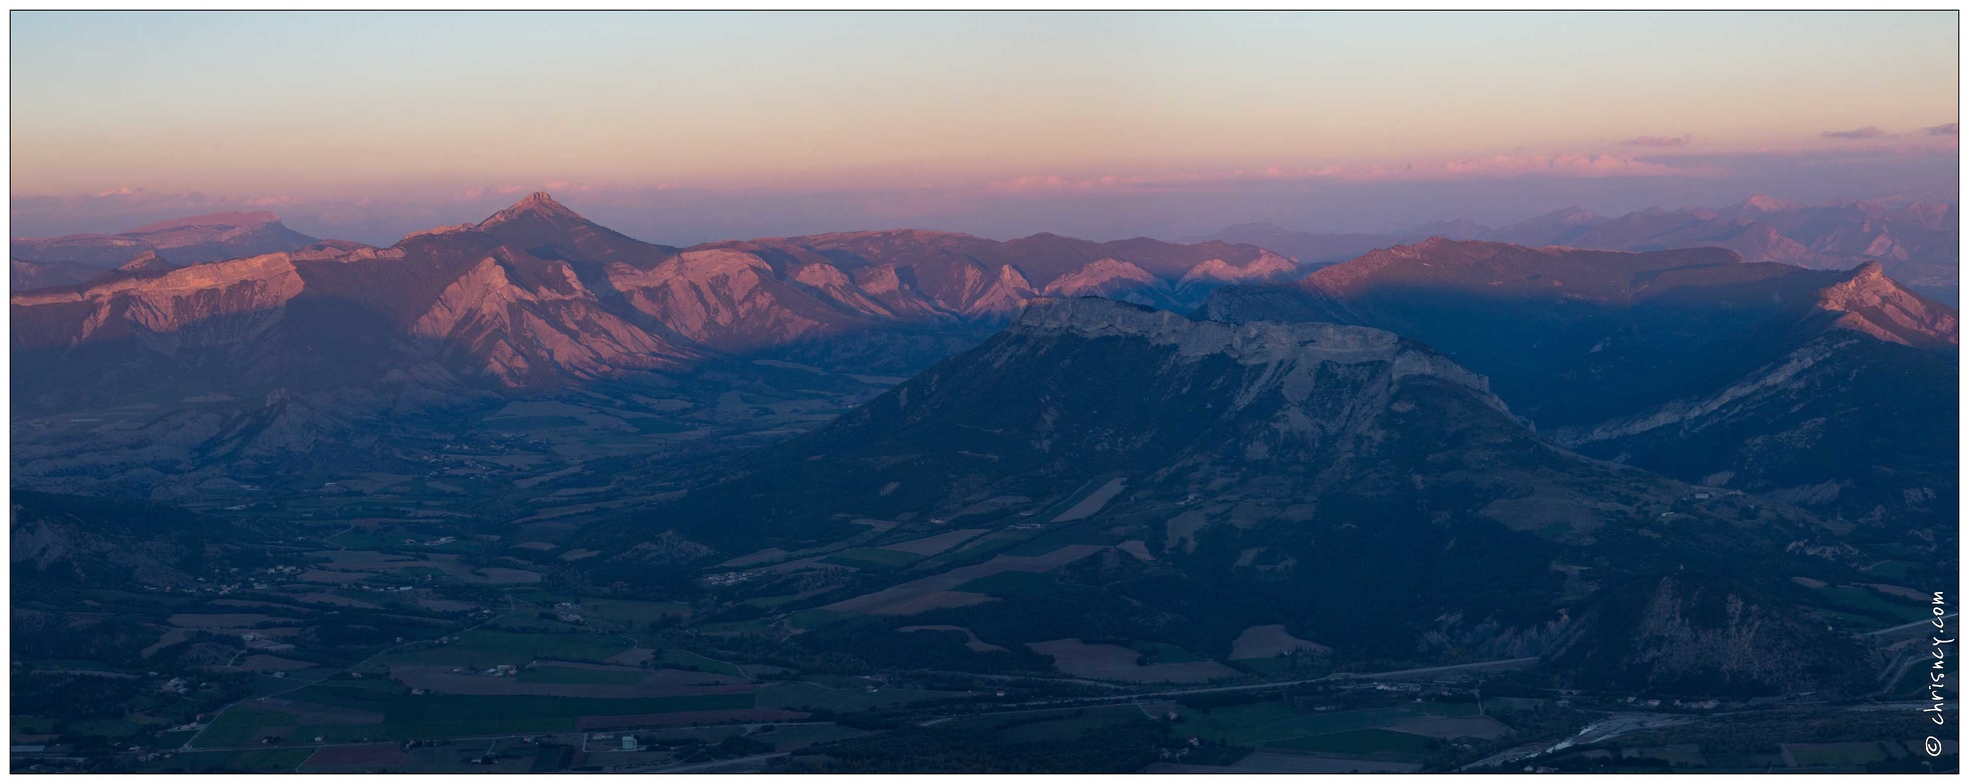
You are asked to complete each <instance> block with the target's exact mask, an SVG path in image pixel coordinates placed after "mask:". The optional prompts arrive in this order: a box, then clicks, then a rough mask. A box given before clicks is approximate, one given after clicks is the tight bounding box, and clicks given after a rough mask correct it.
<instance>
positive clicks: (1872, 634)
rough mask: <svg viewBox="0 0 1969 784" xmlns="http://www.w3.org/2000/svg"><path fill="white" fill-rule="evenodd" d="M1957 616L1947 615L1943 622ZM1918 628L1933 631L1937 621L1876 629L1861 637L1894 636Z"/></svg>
mask: <svg viewBox="0 0 1969 784" xmlns="http://www.w3.org/2000/svg"><path fill="white" fill-rule="evenodd" d="M1956 615H1957V613H1949V614H1947V615H1944V616H1942V620H1948V619H1950V618H1954V617H1955V616H1956ZM1916 626H1926V627H1929V628H1931V629H1932V628H1934V627H1935V621H1934V620H1933V619H1929V620H1925V621H1915V622H1914V623H1904V624H1901V625H1899V626H1889V627H1887V628H1885V629H1876V630H1874V631H1870V632H1861V633H1860V636H1861V637H1878V636H1880V635H1883V634H1893V633H1894V632H1899V631H1906V630H1908V629H1912V628H1914V627H1916Z"/></svg>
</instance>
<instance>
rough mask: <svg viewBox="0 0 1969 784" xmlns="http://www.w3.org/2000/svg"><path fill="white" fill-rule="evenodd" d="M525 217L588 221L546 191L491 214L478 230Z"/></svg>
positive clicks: (480, 224)
mask: <svg viewBox="0 0 1969 784" xmlns="http://www.w3.org/2000/svg"><path fill="white" fill-rule="evenodd" d="M527 215H533V216H538V217H543V218H548V219H556V218H558V219H563V220H574V221H581V222H583V223H586V222H587V221H588V219H587V218H583V217H581V214H580V213H577V212H575V211H574V210H570V209H568V208H567V205H565V204H562V203H560V202H558V201H555V200H554V196H553V194H550V193H548V192H546V191H534V192H533V193H530V194H527V197H526V198H524V199H521V200H519V201H517V202H514V203H513V206H511V207H507V208H506V209H503V210H500V211H498V212H496V213H493V215H492V217H490V218H486V219H485V220H484V221H481V222H480V223H479V228H482V229H485V228H491V227H494V226H498V225H500V224H502V223H507V222H509V221H513V220H517V219H519V218H520V217H522V216H527Z"/></svg>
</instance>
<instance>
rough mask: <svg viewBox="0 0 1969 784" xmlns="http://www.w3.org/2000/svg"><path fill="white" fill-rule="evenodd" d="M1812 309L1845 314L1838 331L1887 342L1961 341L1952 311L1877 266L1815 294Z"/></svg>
mask: <svg viewBox="0 0 1969 784" xmlns="http://www.w3.org/2000/svg"><path fill="white" fill-rule="evenodd" d="M1816 304H1817V306H1818V307H1819V308H1821V309H1824V310H1829V311H1840V312H1844V313H1846V314H1847V315H1846V316H1844V317H1841V318H1840V319H1839V320H1838V321H1836V322H1834V323H1835V325H1836V326H1839V327H1842V328H1845V329H1851V330H1856V331H1859V332H1864V333H1866V334H1868V335H1872V336H1873V337H1876V338H1879V339H1881V340H1885V341H1887V342H1889V343H1899V344H1902V345H1908V346H1915V345H1933V346H1944V345H1946V346H1953V345H1956V344H1957V341H1958V340H1959V338H1958V335H1957V330H1958V326H1959V325H1958V324H1957V318H1958V317H1957V314H1956V311H1955V309H1954V308H1951V307H1949V306H1947V305H1943V304H1941V303H1938V302H1935V301H1934V300H1930V299H1928V298H1927V297H1923V296H1921V295H1920V294H1917V293H1915V292H1913V291H1911V290H1909V289H1908V288H1907V287H1906V286H1902V285H1901V284H1899V283H1897V282H1895V281H1894V280H1893V279H1892V278H1889V277H1887V273H1886V271H1885V270H1884V269H1883V268H1882V267H1881V266H1880V262H1877V261H1868V262H1866V263H1864V264H1861V265H1859V266H1858V267H1854V268H1853V270H1852V271H1851V272H1848V273H1846V275H1845V276H1844V277H1843V278H1842V279H1841V280H1840V281H1839V282H1838V283H1835V284H1833V285H1831V286H1827V287H1826V288H1825V289H1823V290H1821V291H1819V293H1818V299H1817V303H1816Z"/></svg>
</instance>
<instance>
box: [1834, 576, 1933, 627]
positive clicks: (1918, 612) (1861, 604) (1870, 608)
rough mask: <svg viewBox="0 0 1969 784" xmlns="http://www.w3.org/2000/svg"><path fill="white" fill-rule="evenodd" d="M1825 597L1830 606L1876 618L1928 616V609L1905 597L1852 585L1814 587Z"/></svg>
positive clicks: (1906, 618)
mask: <svg viewBox="0 0 1969 784" xmlns="http://www.w3.org/2000/svg"><path fill="white" fill-rule="evenodd" d="M1814 590H1815V592H1816V593H1818V595H1820V596H1823V597H1825V598H1826V600H1827V601H1829V602H1831V603H1832V606H1834V607H1838V608H1841V609H1845V610H1850V611H1853V612H1857V613H1863V614H1865V615H1869V616H1874V617H1877V618H1886V619H1894V620H1899V621H1903V622H1905V621H1918V620H1921V619H1923V618H1927V617H1929V613H1928V610H1927V609H1926V608H1924V607H1922V606H1921V605H1918V604H1915V603H1913V602H1910V601H1907V600H1905V599H1898V598H1890V597H1888V596H1887V595H1885V594H1882V593H1879V592H1877V591H1874V590H1872V589H1870V588H1860V587H1857V586H1852V585H1828V586H1825V587H1824V588H1818V589H1814Z"/></svg>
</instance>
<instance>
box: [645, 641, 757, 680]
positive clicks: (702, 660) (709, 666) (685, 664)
mask: <svg viewBox="0 0 1969 784" xmlns="http://www.w3.org/2000/svg"><path fill="white" fill-rule="evenodd" d="M656 663H657V664H659V665H662V664H677V665H682V667H679V668H678V669H683V668H696V669H699V670H703V671H705V672H715V673H718V674H719V675H730V676H732V677H734V678H743V677H745V674H744V673H742V672H739V671H738V668H737V667H735V666H733V665H730V664H726V663H725V662H721V661H718V660H716V659H712V658H709V657H706V656H700V655H698V654H695V653H691V652H690V651H686V650H679V649H676V648H666V649H664V650H663V652H662V653H659V654H657V656H656Z"/></svg>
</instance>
